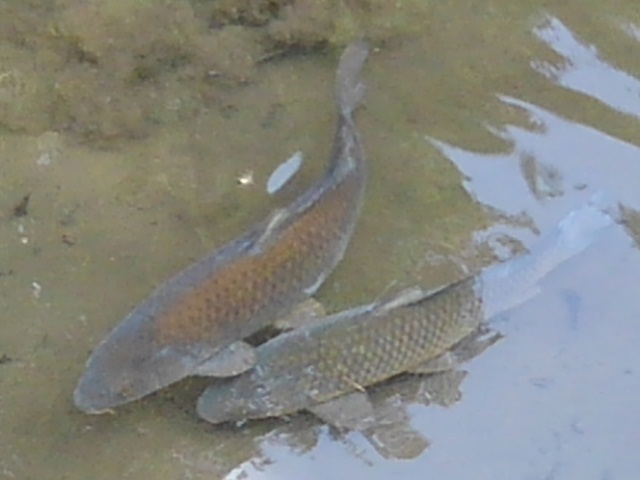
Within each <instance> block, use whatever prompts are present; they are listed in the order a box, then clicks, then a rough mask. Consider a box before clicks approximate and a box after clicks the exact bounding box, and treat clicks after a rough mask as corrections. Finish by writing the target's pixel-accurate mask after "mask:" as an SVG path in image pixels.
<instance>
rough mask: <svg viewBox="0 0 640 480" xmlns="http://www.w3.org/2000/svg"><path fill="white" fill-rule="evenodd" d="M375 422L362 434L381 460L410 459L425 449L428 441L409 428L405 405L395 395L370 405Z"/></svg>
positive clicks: (409, 421)
mask: <svg viewBox="0 0 640 480" xmlns="http://www.w3.org/2000/svg"><path fill="white" fill-rule="evenodd" d="M374 409H375V422H373V423H372V424H371V425H370V426H368V427H367V428H365V429H364V430H362V435H363V436H364V437H365V438H366V439H367V440H368V441H369V443H370V444H371V445H372V446H373V447H374V448H375V449H376V450H377V451H378V453H379V454H380V455H382V456H383V457H384V458H396V459H403V460H410V459H412V458H416V457H417V456H419V455H420V454H421V453H422V452H424V451H425V450H426V449H427V447H428V446H429V441H428V440H427V439H426V438H425V437H424V436H423V435H422V434H421V433H420V432H418V431H416V430H415V429H413V427H411V419H410V418H409V415H408V413H407V409H406V405H405V404H404V403H403V402H402V399H401V398H400V396H399V395H394V396H392V397H391V398H387V399H385V401H383V402H378V403H375V404H374Z"/></svg>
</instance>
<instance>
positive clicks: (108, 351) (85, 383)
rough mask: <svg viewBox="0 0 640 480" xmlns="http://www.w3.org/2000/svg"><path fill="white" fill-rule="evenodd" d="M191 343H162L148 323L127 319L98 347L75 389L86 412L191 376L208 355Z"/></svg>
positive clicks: (106, 408) (99, 410) (103, 409)
mask: <svg viewBox="0 0 640 480" xmlns="http://www.w3.org/2000/svg"><path fill="white" fill-rule="evenodd" d="M206 354H207V353H206V352H204V349H202V348H197V346H194V345H189V346H184V345H159V344H158V343H157V342H156V341H155V340H154V336H153V332H152V331H151V330H150V329H148V328H146V326H145V325H141V324H138V325H135V324H132V322H123V323H122V324H120V325H119V326H118V327H116V328H115V329H114V330H113V331H112V332H111V334H110V335H109V336H108V337H107V338H106V339H105V340H104V341H103V342H102V343H101V344H100V345H98V347H96V349H95V350H94V352H93V354H92V355H91V356H90V358H89V360H88V361H87V365H86V369H85V371H84V373H83V375H82V377H81V378H80V381H79V382H78V386H77V387H76V390H75V392H74V402H75V405H76V406H77V407H78V408H79V409H80V410H82V411H84V412H85V413H92V414H93V413H95V414H98V413H104V412H108V411H109V410H111V409H112V408H114V407H118V406H120V405H123V404H125V403H129V402H131V401H133V400H137V399H139V398H141V397H144V396H145V395H148V394H150V393H152V392H155V391H156V390H159V389H161V388H163V387H165V386H167V385H169V384H171V383H174V382H177V381H178V380H181V379H182V378H184V377H187V376H189V375H190V374H191V373H192V371H193V370H194V368H195V366H196V365H197V364H198V363H199V362H200V361H202V358H203V357H204V356H206Z"/></svg>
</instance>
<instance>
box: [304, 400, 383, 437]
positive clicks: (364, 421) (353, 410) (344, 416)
mask: <svg viewBox="0 0 640 480" xmlns="http://www.w3.org/2000/svg"><path fill="white" fill-rule="evenodd" d="M308 410H309V411H310V412H311V413H313V414H314V415H315V416H317V417H318V418H320V419H321V420H323V421H324V422H326V423H328V424H329V425H332V426H334V427H336V428H338V429H339V430H357V431H360V430H363V429H364V428H366V427H367V426H369V425H370V424H371V422H373V421H374V420H375V418H374V411H373V405H371V402H370V401H369V396H368V395H367V394H366V393H365V392H353V393H348V394H346V395H342V396H340V397H337V398H334V399H332V400H329V401H328V402H324V403H320V404H318V405H315V406H313V407H311V408H309V409H308Z"/></svg>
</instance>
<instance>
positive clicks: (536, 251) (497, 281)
mask: <svg viewBox="0 0 640 480" xmlns="http://www.w3.org/2000/svg"><path fill="white" fill-rule="evenodd" d="M616 220H617V215H616V212H615V208H614V207H612V205H611V204H609V205H607V204H606V203H605V201H604V198H603V196H602V195H601V194H597V195H594V196H593V197H592V198H591V199H590V201H589V202H588V203H586V204H585V205H584V206H582V207H580V208H578V209H576V210H573V211H571V212H570V213H569V214H568V215H567V216H566V217H565V218H564V219H562V220H561V221H560V223H559V224H558V225H557V226H556V227H555V228H554V229H553V230H552V231H551V232H549V233H548V234H546V235H544V236H543V237H542V238H541V239H540V240H539V241H538V243H537V244H536V245H534V246H533V248H532V249H531V250H530V252H529V253H528V254H527V255H523V256H522V257H518V258H514V259H512V260H508V261H506V262H504V263H502V264H499V265H494V266H492V267H488V268H487V269H485V270H484V271H483V272H482V274H481V278H480V280H481V285H482V292H481V295H482V297H483V306H484V309H485V314H486V315H487V317H489V318H490V317H492V316H494V315H496V314H498V313H502V312H504V311H506V310H508V309H510V308H513V307H515V306H518V305H520V304H522V303H524V302H525V301H527V300H528V299H529V298H531V297H533V296H534V295H535V294H536V293H537V292H538V290H539V286H538V282H539V281H540V280H542V278H544V276H545V275H547V274H548V273H550V272H551V271H553V270H554V269H555V268H556V267H558V266H559V265H560V264H562V263H563V262H565V261H567V260H569V259H571V258H572V257H574V256H576V255H578V254H579V253H581V252H582V251H584V250H586V249H587V248H588V247H589V246H590V245H592V244H593V243H595V242H596V241H597V240H598V239H599V238H600V236H601V233H603V231H605V230H606V229H607V227H609V226H610V225H612V224H613V223H615V222H616Z"/></svg>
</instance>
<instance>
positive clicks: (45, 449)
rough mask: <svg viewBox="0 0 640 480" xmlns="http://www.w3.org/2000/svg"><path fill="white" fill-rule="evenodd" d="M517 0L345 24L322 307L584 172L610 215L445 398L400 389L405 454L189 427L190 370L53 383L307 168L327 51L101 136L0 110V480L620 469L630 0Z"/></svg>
mask: <svg viewBox="0 0 640 480" xmlns="http://www.w3.org/2000/svg"><path fill="white" fill-rule="evenodd" d="M448 3H450V2H448ZM407 4H408V5H412V3H411V2H407ZM542 4H543V3H542V2H527V3H526V5H525V4H523V3H519V4H518V5H519V6H517V7H515V6H514V5H515V4H514V3H513V2H492V3H484V4H483V8H482V10H478V11H466V10H460V9H459V8H458V7H456V6H451V5H449V4H447V6H433V7H430V8H429V9H428V12H422V13H423V14H424V15H428V17H425V18H423V19H422V20H425V22H424V25H427V26H428V28H426V29H424V30H423V29H418V28H416V26H415V24H420V22H419V21H417V20H416V21H415V24H414V23H410V22H407V25H406V33H405V34H400V33H399V32H394V36H393V37H385V35H388V32H387V33H385V30H384V26H383V25H382V24H381V23H380V24H376V25H372V26H370V27H369V28H370V30H371V32H372V33H371V35H372V37H373V38H374V43H375V38H376V35H378V36H379V37H380V38H383V37H384V38H385V39H386V40H387V42H386V43H385V44H383V45H382V46H381V47H380V49H379V51H377V52H374V54H373V55H372V57H371V59H370V62H369V65H368V67H367V71H366V73H365V75H366V79H367V83H368V85H369V88H368V92H367V102H366V108H365V109H364V110H363V111H361V112H360V114H359V116H358V124H359V125H360V127H361V131H362V135H363V140H364V143H365V147H366V149H367V152H368V154H369V158H370V177H371V181H370V188H369V190H368V192H367V196H366V199H365V208H364V211H363V215H362V218H361V220H360V223H359V226H358V230H357V232H356V235H355V237H354V239H353V241H352V244H351V247H350V249H349V251H348V253H347V256H346V258H345V260H344V262H343V263H342V264H341V266H340V267H339V268H338V270H337V271H336V272H335V274H334V275H332V276H331V277H330V279H329V281H328V282H327V284H326V285H325V286H324V287H323V289H322V291H321V293H320V299H321V300H322V302H323V303H324V304H325V305H327V308H328V309H330V310H335V309H339V308H343V307H346V306H349V305H353V304H358V303H362V302H367V301H370V300H371V298H373V297H375V296H377V295H379V294H380V292H382V291H384V290H385V289H387V288H391V289H396V288H400V287H401V286H402V285H407V284H410V283H411V282H413V281H416V280H420V281H422V282H425V283H426V284H427V285H428V286H433V287H437V286H439V285H442V284H444V283H448V282H450V281H451V280H453V279H456V278H460V277H461V276H463V275H464V274H465V273H466V272H469V271H476V270H477V269H478V268H479V267H480V266H482V265H486V264H488V263H490V262H492V261H495V259H496V258H508V257H509V256H511V255H512V254H513V253H514V252H517V251H519V250H520V249H521V248H522V246H525V247H526V246H529V245H532V244H533V243H534V242H535V239H536V236H537V234H538V233H539V232H544V231H547V230H548V229H550V228H551V227H552V226H553V225H554V224H555V223H556V222H557V221H558V220H559V219H560V218H562V217H563V216H564V215H565V214H566V213H567V212H568V211H569V210H570V209H572V208H575V207H576V206H579V205H580V204H582V203H583V202H584V201H586V199H588V198H589V197H590V196H591V194H592V193H594V192H596V191H600V190H604V191H606V192H607V194H608V195H609V196H610V197H612V198H613V199H615V200H617V201H619V202H621V203H622V204H623V205H624V206H625V207H626V209H625V214H626V215H628V220H629V224H628V233H625V231H624V230H623V229H622V228H619V229H614V230H613V231H612V232H611V233H610V234H607V235H606V236H605V238H603V239H602V241H601V242H600V243H598V244H597V245H595V246H594V247H592V248H590V249H589V250H588V251H586V252H584V253H583V254H581V255H580V256H578V257H576V258H574V259H572V260H571V261H569V262H568V263H566V264H564V265H562V266H561V267H560V268H559V269H558V270H557V271H555V272H554V273H552V274H551V275H550V276H549V277H548V278H546V279H545V280H544V281H543V283H542V284H541V292H540V294H539V295H538V296H537V297H535V298H534V299H533V300H531V301H530V302H528V303H527V304H525V305H523V306H521V307H519V308H517V309H515V310H514V311H512V312H510V313H509V314H508V315H505V316H504V317H501V318H500V319H498V320H497V321H496V324H495V327H496V328H497V329H498V330H500V331H501V332H503V333H504V334H505V336H506V338H505V339H504V340H503V341H501V342H500V343H498V344H497V345H496V346H494V347H492V348H490V349H489V350H488V351H486V352H485V353H484V354H483V355H482V356H480V357H479V358H477V359H474V360H473V361H472V362H470V363H469V364H467V365H465V366H464V369H465V370H467V371H468V372H469V373H468V375H467V376H466V378H465V379H464V381H463V383H462V385H461V390H462V397H461V399H460V401H458V402H456V403H454V404H453V405H451V406H450V407H448V408H444V407H440V406H429V407H426V406H424V405H421V404H418V403H416V404H414V405H412V406H410V407H409V414H410V419H409V420H410V424H411V426H412V427H413V428H414V429H416V430H417V431H419V432H420V433H421V434H422V435H423V436H424V437H425V438H427V439H428V441H429V442H430V444H429V446H428V448H426V449H422V448H419V447H420V445H414V446H415V447H416V448H414V450H413V452H412V453H411V455H412V456H413V458H411V459H408V460H403V461H399V460H397V459H393V458H385V457H383V456H382V455H381V454H380V453H379V452H378V451H376V450H375V448H374V447H373V446H372V445H371V443H370V442H369V441H367V440H366V439H365V438H364V437H363V436H362V435H361V434H359V433H351V434H347V435H346V436H342V437H341V436H337V435H335V434H334V432H332V431H330V429H329V428H328V427H326V426H323V425H322V424H321V423H320V422H319V421H317V420H315V419H314V418H312V417H310V416H307V415H299V416H295V417H293V418H291V419H289V420H287V421H284V420H273V421H266V422H253V423H250V424H248V425H246V426H242V427H239V428H236V427H234V426H221V427H214V426H210V425H206V424H204V423H203V422H201V421H199V420H198V419H197V417H196V415H195V412H194V402H195V399H196V398H197V395H198V394H199V392H200V391H201V390H202V389H203V388H204V387H205V386H206V381H201V380H191V381H186V382H183V383H180V384H178V385H175V386H174V387H172V388H169V389H167V390H165V391H163V392H160V393H159V394H157V395H154V396H152V397H150V398H148V399H145V400H143V401H140V402H136V403H134V404H132V405H130V406H127V407H125V408H123V409H120V410H118V412H117V414H116V415H106V416H100V417H90V416H86V415H83V414H81V413H80V412H77V411H76V410H75V409H74V407H73V404H72V399H71V394H72V391H73V388H74V387H75V383H76V381H77V379H78V377H79V375H80V373H81V372H82V369H83V366H84V362H85V360H86V358H87V356H88V353H89V351H90V349H91V348H92V347H93V346H95V344H96V343H97V342H98V341H99V340H100V339H101V338H102V337H103V336H104V335H105V334H106V333H107V332H108V331H109V330H110V328H111V327H112V326H113V325H115V324H116V323H117V322H118V321H119V320H120V319H121V318H122V317H123V316H124V315H125V314H126V313H127V312H128V311H129V309H130V308H132V307H133V306H134V305H135V304H137V303H138V302H139V301H140V300H142V299H143V298H144V296H145V295H146V294H148V293H149V292H150V290H152V289H153V287H154V286H155V285H157V284H159V283H160V282H162V281H163V280H165V279H166V278H167V277H168V276H170V275H171V274H173V273H175V272H177V271H178V270H179V269H181V268H182V267H184V266H186V265H188V264H189V262H191V261H192V260H194V259H196V258H198V257H199V256H201V255H202V254H204V253H205V252H207V251H208V250H210V249H211V248H214V247H215V246H217V245H219V244H220V243H221V242H223V241H225V240H227V239H229V238H231V237H233V236H235V235H237V234H238V233H240V232H241V231H242V230H243V229H244V228H245V227H246V226H247V225H248V224H250V223H251V222H252V221H254V220H256V219H258V218H261V216H263V215H264V214H265V213H266V212H268V211H269V210H270V209H271V208H273V206H275V205H278V204H279V202H280V203H281V202H283V201H286V199H287V198H290V197H291V196H293V195H295V194H296V193H298V192H300V191H302V190H303V189H304V187H305V186H306V185H308V184H309V182H311V181H312V180H313V179H314V178H316V177H317V175H318V174H319V173H320V172H321V171H322V169H323V168H324V167H325V161H326V160H325V159H326V157H327V156H328V154H329V150H330V147H331V143H330V142H331V136H332V133H333V126H334V124H333V122H334V121H335V112H334V107H333V104H332V103H331V102H330V101H329V99H330V98H331V95H332V93H333V85H332V78H333V74H334V68H335V61H336V58H337V55H338V53H339V52H338V51H337V50H336V52H335V54H334V55H330V54H320V53H315V54H310V55H306V56H291V57H286V58H283V59H280V60H278V61H274V62H267V63H264V64H263V65H260V66H258V67H256V69H257V70H256V74H255V76H254V77H253V79H252V81H251V82H250V83H249V84H247V85H244V86H234V87H228V89H227V90H225V92H224V97H223V100H224V101H223V102H222V103H223V104H224V108H210V109H204V110H202V111H199V112H198V113H197V114H195V115H193V116H177V117H176V118H177V119H176V120H175V121H174V122H173V123H161V124H160V126H157V127H155V128H153V129H151V130H150V133H149V135H148V136H147V137H144V138H142V139H140V138H138V139H133V140H131V139H129V140H127V141H121V140H120V141H117V142H115V143H113V144H108V145H107V146H108V148H107V149H105V145H104V142H101V144H100V145H99V147H100V148H98V147H97V146H95V145H92V144H91V143H89V144H87V143H81V142H79V141H78V137H75V136H74V135H73V133H71V134H65V133H53V132H51V131H49V132H46V133H39V134H37V135H35V134H33V135H32V134H31V133H28V134H18V133H9V132H7V131H3V133H2V134H1V135H0V159H1V161H2V169H0V185H1V186H2V188H1V189H0V207H1V209H2V219H1V221H0V310H1V311H2V319H3V320H2V335H1V336H0V358H1V359H2V360H0V478H19V479H22V478H38V479H41V478H69V479H76V478H77V479H80V478H88V477H91V478H96V479H100V478H105V479H111V478H123V479H127V478H156V479H164V478H167V479H168V478H172V479H173V478H193V479H200V478H203V479H204V478H207V479H211V478H229V479H235V478H245V479H263V478H281V479H282V478H284V479H288V478H291V479H294V478H295V479H319V478H333V477H337V476H340V477H347V476H348V477H350V478H367V479H376V478H380V479H383V478H384V479H386V478H390V477H391V476H397V475H401V476H403V477H408V478H414V477H416V476H424V474H425V472H429V474H430V476H431V477H433V478H441V477H442V478H454V479H457V478H473V479H485V478H486V479H489V478H496V477H498V478H502V477H515V478H553V479H574V478H584V479H598V480H603V479H608V480H614V479H616V480H618V479H622V480H625V479H635V478H637V475H638V472H640V459H638V457H637V455H636V454H635V450H636V448H635V446H636V445H637V444H638V443H639V441H640V420H639V419H640V403H638V402H637V399H638V398H639V397H640V377H639V376H638V375H639V372H638V371H637V365H639V364H640V353H638V349H637V345H638V342H639V341H640V328H638V326H637V325H638V316H639V315H638V314H639V313H640V298H638V295H637V294H636V291H637V289H636V288H635V285H637V283H638V281H639V280H640V254H639V252H638V239H640V225H639V224H638V220H637V219H638V218H640V217H638V216H637V214H635V213H634V212H635V211H638V210H640V188H638V185H639V182H640V148H639V147H638V146H639V145H640V129H639V128H638V121H639V118H638V117H639V116H640V104H639V103H638V98H639V94H640V66H639V65H638V63H637V58H638V51H640V40H639V38H640V35H639V34H638V32H639V31H640V16H638V12H637V11H636V9H635V2H631V1H627V2H616V4H615V8H612V6H611V4H608V6H607V9H606V10H605V8H604V6H602V7H601V6H600V3H597V2H587V1H577V0H574V1H571V2H564V3H563V6H562V7H549V6H548V3H547V2H545V3H544V5H545V6H544V9H543V7H542V6H541V5H542ZM407 8H409V7H407ZM460 8H462V7H460ZM611 12H615V13H611ZM407 16H408V15H406V14H405V16H404V17H403V15H402V12H401V11H399V12H398V18H400V19H404V20H403V21H406V18H405V17H407ZM426 18H428V21H426ZM399 22H400V20H399ZM400 23H401V22H400ZM400 31H401V29H400ZM7 78H9V77H6V76H0V87H3V86H5V85H6V81H7ZM3 82H4V83H3ZM0 93H2V94H4V93H6V92H5V90H2V89H0ZM165 94H166V92H165ZM30 108H36V107H34V106H33V105H30ZM31 113H32V114H33V115H34V116H37V115H38V112H37V111H34V112H31ZM54 130H58V129H56V128H54ZM59 130H60V131H61V132H62V131H63V130H64V128H63V126H62V125H61V126H60V128H59ZM298 150H300V151H302V152H304V155H305V161H304V165H303V167H302V171H301V173H300V175H299V177H300V178H295V179H294V180H293V181H292V184H291V185H288V186H287V187H285V190H284V191H283V192H281V193H280V194H279V195H276V196H275V197H271V196H269V195H268V194H267V193H266V190H265V182H266V180H267V178H268V177H269V174H270V173H271V171H272V170H273V169H274V168H275V167H276V166H277V165H278V164H279V163H281V162H282V161H283V160H285V159H286V158H288V157H289V156H290V155H291V154H292V153H294V152H296V151H298ZM249 172H251V173H252V174H253V179H254V183H253V184H250V185H245V186H243V185H240V184H239V183H238V181H237V180H238V177H239V176H242V175H245V174H247V173H249ZM27 194H31V196H30V200H29V203H28V208H27V215H26V216H21V217H16V216H15V215H13V214H14V213H15V212H14V207H15V206H16V205H17V204H18V203H19V202H20V200H21V199H22V198H23V197H24V196H25V195H27ZM634 238H635V240H634ZM409 450H411V448H409ZM411 455H409V454H408V455H407V456H411Z"/></svg>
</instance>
